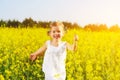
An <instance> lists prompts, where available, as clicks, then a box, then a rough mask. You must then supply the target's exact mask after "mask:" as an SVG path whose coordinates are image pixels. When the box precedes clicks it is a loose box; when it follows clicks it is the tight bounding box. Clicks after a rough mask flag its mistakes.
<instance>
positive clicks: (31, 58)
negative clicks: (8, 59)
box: [30, 53, 37, 61]
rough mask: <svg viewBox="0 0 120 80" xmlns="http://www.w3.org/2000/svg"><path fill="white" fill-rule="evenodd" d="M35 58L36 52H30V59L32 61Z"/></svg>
mask: <svg viewBox="0 0 120 80" xmlns="http://www.w3.org/2000/svg"><path fill="white" fill-rule="evenodd" d="M36 58H37V56H36V54H34V53H33V54H31V55H30V60H32V61H34V60H35V59H36Z"/></svg>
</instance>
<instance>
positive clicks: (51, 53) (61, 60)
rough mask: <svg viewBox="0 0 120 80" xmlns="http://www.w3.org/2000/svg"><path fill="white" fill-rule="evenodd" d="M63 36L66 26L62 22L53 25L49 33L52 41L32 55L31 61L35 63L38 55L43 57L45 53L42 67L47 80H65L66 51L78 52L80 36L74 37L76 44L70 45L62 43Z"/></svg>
mask: <svg viewBox="0 0 120 80" xmlns="http://www.w3.org/2000/svg"><path fill="white" fill-rule="evenodd" d="M63 34H64V25H63V24H62V23H61V22H53V23H51V24H50V31H49V33H48V35H49V36H50V38H51V40H48V41H46V42H45V44H44V45H43V46H42V47H41V48H40V49H38V50H37V51H36V52H34V53H32V54H31V55H30V59H31V60H32V61H33V60H35V59H36V57H37V56H38V55H41V56H42V55H43V53H44V52H45V54H44V60H43V65H42V70H43V72H44V73H45V80H65V78H66V70H65V59H66V49H69V50H73V51H74V50H76V47H77V41H78V36H77V35H75V36H74V42H73V44H72V45H70V44H69V43H67V42H63V41H61V39H62V37H63Z"/></svg>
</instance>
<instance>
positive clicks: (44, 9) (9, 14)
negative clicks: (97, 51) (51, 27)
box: [0, 0, 120, 27]
mask: <svg viewBox="0 0 120 80" xmlns="http://www.w3.org/2000/svg"><path fill="white" fill-rule="evenodd" d="M119 8H120V0H0V20H1V19H3V20H9V19H11V20H13V19H15V20H19V21H23V20H24V19H25V18H29V17H31V18H32V19H33V20H35V21H67V22H71V23H78V24H79V25H81V26H85V25H87V24H106V25H107V26H108V27H109V26H112V25H115V24H118V25H120V9H119Z"/></svg>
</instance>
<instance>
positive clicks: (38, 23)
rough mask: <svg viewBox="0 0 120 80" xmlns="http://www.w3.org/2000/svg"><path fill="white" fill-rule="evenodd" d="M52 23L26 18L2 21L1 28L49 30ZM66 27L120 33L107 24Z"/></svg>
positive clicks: (116, 26)
mask: <svg viewBox="0 0 120 80" xmlns="http://www.w3.org/2000/svg"><path fill="white" fill-rule="evenodd" d="M50 23H51V21H49V22H47V21H35V20H33V19H32V18H31V17H30V18H25V19H24V20H23V21H22V22H20V21H18V20H8V21H4V20H2V19H1V20H0V27H8V28H11V27H13V28H28V27H29V28H33V27H36V28H40V27H42V28H49V24H50ZM63 24H64V25H65V29H82V30H85V31H112V32H120V27H119V26H118V25H117V24H116V25H113V26H110V27H109V28H108V26H107V25H106V24H87V25H85V26H80V25H78V24H77V23H71V22H63Z"/></svg>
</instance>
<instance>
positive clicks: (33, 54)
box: [30, 44, 47, 61]
mask: <svg viewBox="0 0 120 80" xmlns="http://www.w3.org/2000/svg"><path fill="white" fill-rule="evenodd" d="M46 49H47V45H46V44H44V45H43V46H42V47H41V48H39V49H38V50H37V51H36V52H34V53H32V54H31V55H30V59H31V60H32V61H34V60H35V59H36V58H37V56H39V55H40V56H43V53H44V52H45V50H46Z"/></svg>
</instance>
